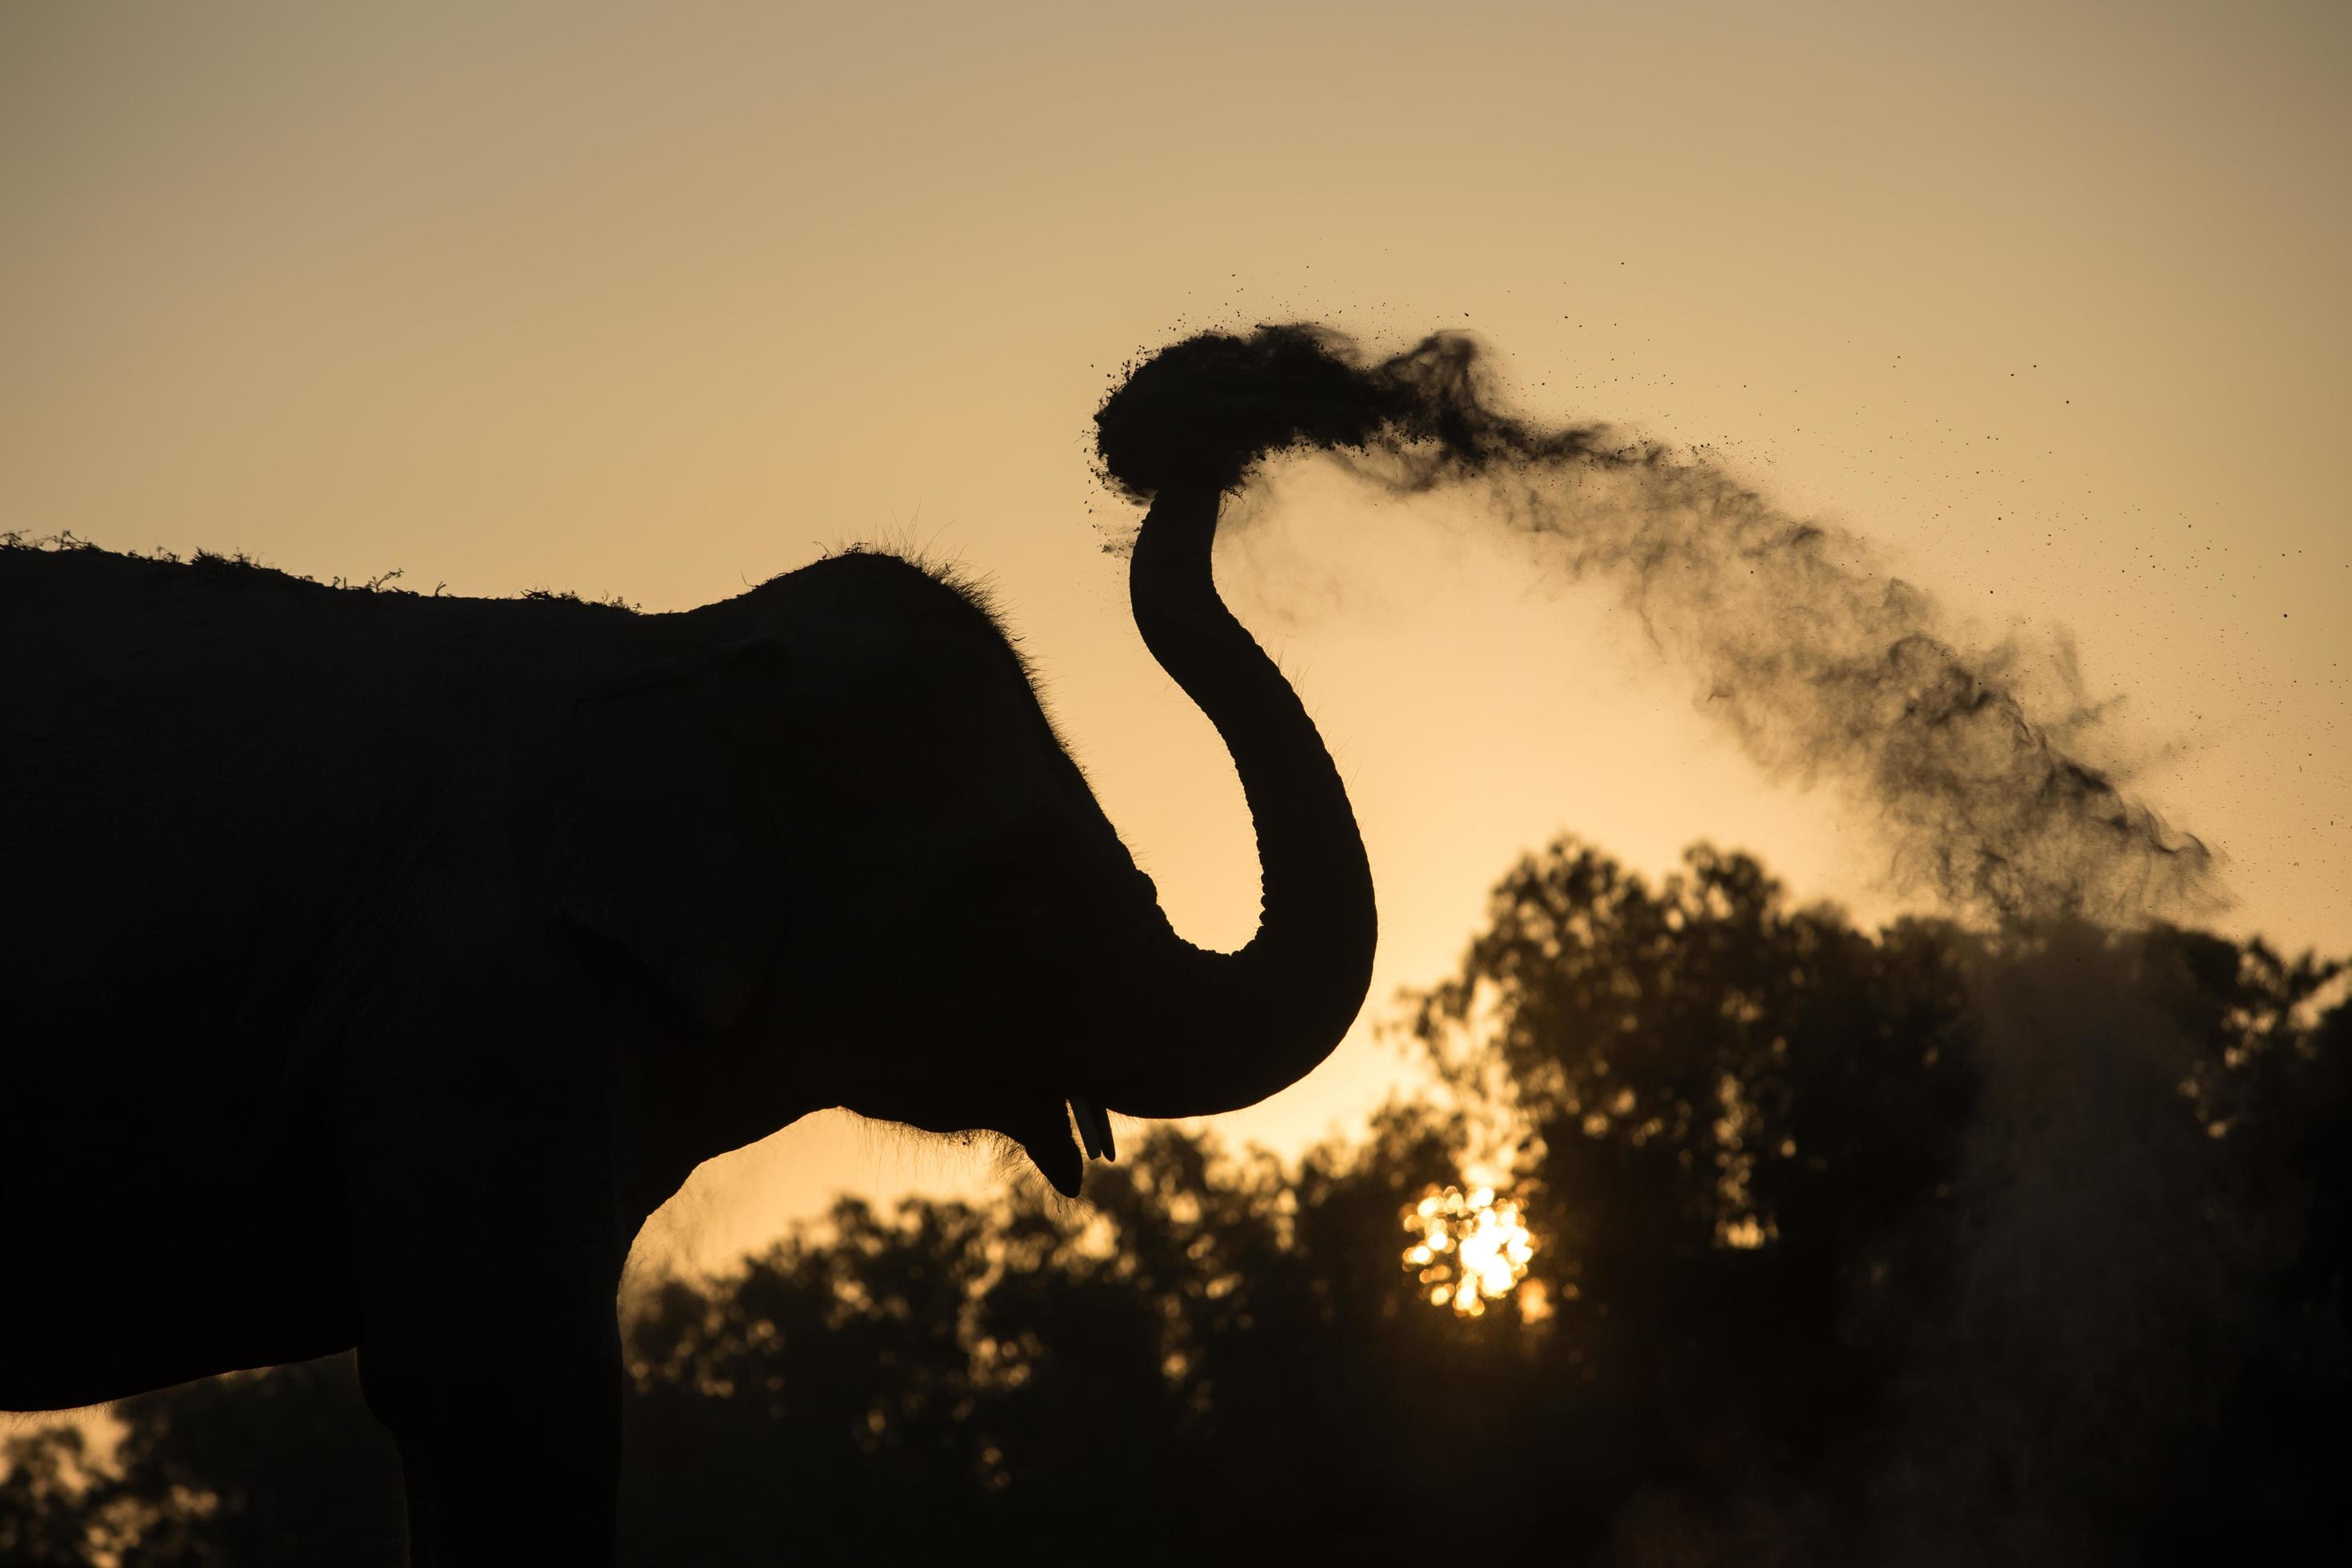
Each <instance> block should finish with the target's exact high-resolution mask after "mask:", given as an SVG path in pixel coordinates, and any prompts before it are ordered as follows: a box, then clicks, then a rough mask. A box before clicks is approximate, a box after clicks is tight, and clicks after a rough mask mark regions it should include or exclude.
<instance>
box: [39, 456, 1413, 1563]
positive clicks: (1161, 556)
mask: <svg viewBox="0 0 2352 1568" xmlns="http://www.w3.org/2000/svg"><path fill="white" fill-rule="evenodd" d="M1218 507H1219V492H1218V490H1217V489H1216V488H1214V487H1213V486H1210V485H1205V484H1203V485H1198V486H1193V487H1191V488H1184V489H1170V490H1165V491H1162V492H1161V493H1160V495H1159V496H1158V497H1157V498H1156V499H1155V500H1153V502H1152V504H1151V506H1150V510H1149V511H1148V513H1147V515H1146V517H1145V520H1144V523H1143V527H1142V531H1141V532H1140V533H1139V536H1138V539H1137V543H1136V547H1135V551H1134V555H1133V558H1132V563H1131V566H1130V574H1129V578H1130V595H1131V599H1132V605H1133V609H1134V614H1135V618H1136V623H1137V626H1138V628H1139V631H1140V632H1141V634H1142V636H1143V637H1144V639H1145V642H1146V644H1147V646H1148V647H1150V650H1151V652H1152V653H1153V655H1154V656H1155V657H1156V658H1158V659H1159V661H1160V664H1161V665H1162V666H1163V667H1164V668H1166V669H1167V671H1168V673H1169V674H1170V675H1171V677H1173V678H1174V679H1175V680H1176V681H1177V682H1178V684H1179V685H1180V686H1181V687H1182V689H1184V690H1185V691H1186V692H1187V693H1188V694H1189V695H1190V696H1191V698H1192V700H1193V701H1195V702H1197V703H1198V704H1199V705H1200V707H1201V708H1202V710H1203V711H1204V712H1205V713H1206V714H1207V716H1208V717H1209V718H1210V720H1211V721H1213V723H1214V724H1215V726H1216V728H1217V730H1218V731H1219V732H1220V734H1221V735H1222V737H1223V741H1224V742H1225V744H1226V746H1227V748H1228V750H1229V751H1230V752H1231V754H1232V757H1233V761H1234V767H1235V770H1236V772H1237V773H1239V774H1240V777H1241V781H1242V784H1243V787H1244V792H1245V794H1246V796H1247V799H1248V804H1249V808H1250V812H1251V815H1252V817H1253V820H1254V822H1255V828H1256V834H1257V841H1258V849H1259V856H1260V864H1261V872H1262V882H1263V899H1264V902H1263V916H1262V921H1261V923H1260V926H1259V929H1258V931H1257V933H1256V935H1255V937H1254V938H1253V939H1252V940H1251V941H1250V942H1248V943H1247V944H1246V945H1245V946H1244V948H1243V949H1241V950H1240V951H1239V952H1209V951H1203V950H1202V949H1199V948H1196V947H1193V946H1192V945H1190V944H1188V943H1187V942H1183V941H1182V940H1181V939H1180V938H1179V937H1178V936H1177V935H1176V934H1175V933H1174V932H1173V931H1172V930H1171V928H1170V925H1169V922H1168V921H1167V919H1166V917H1165V916H1164V915H1163V914H1162V912H1161V910H1160V906H1159V903H1158V901H1157V898H1156V896H1155V893H1154V890H1153V888H1152V886H1151V883H1150V879H1148V878H1147V877H1145V876H1144V875H1143V873H1142V872H1141V871H1139V869H1138V868H1137V867H1136V865H1135V863H1134V861H1133V859H1132V858H1130V857H1129V853H1128V852H1127V850H1126V848H1125V847H1124V846H1123V845H1122V844H1121V843H1120V841H1119V839H1118V835H1117V833H1116V832H1115V831H1114V830H1113V828H1112V827H1111V826H1110V824H1109V822H1108V820H1107V818H1106V817H1105V816H1104V814H1103V812H1102V810H1101V809H1100V807H1099V806H1098V805H1097V803H1096V801H1095V800H1094V797H1093V795H1092V794H1091V793H1090V791H1089V790H1088V789H1087V784H1086V783H1085V781H1084V779H1083V777H1082V776H1081V774H1080V772H1079V769H1078V767H1077V765H1076V763H1074V762H1073V761H1072V759H1071V756H1070V754H1069V752H1068V751H1067V750H1066V748H1065V747H1064V745H1063V744H1062V742H1060V741H1059V740H1058V739H1057V738H1056V736H1055V731H1054V730H1053V728H1052V726H1051V724H1050V723H1049V721H1048V720H1047V718H1046V716H1045V711H1044V710H1043V709H1042V708H1041V706H1040V705H1039V702H1038V700H1037V698H1036V695H1035V693H1034V689H1033V686H1032V684H1031V680H1030V678H1029V675H1028V672H1027V670H1026V669H1025V668H1024V665H1023V662H1022V660H1021V658H1019V656H1018V655H1017V654H1016V653H1015V652H1014V650H1013V647H1012V646H1011V645H1010V644H1009V642H1008V641H1007V639H1006V637H1005V636H1004V634H1003V632H1002V630H1001V629H1000V628H999V627H998V626H997V625H996V624H995V623H994V621H993V620H992V617H991V616H990V615H989V614H988V612H987V611H986V609H985V608H984V607H983V606H982V605H981V604H980V603H979V602H978V601H977V600H976V599H975V598H974V596H973V595H971V593H969V592H966V591H964V590H962V589H961V588H959V587H958V586H956V585H955V584H951V583H949V582H946V581H943V580H941V579H940V578H939V577H936V576H933V575H931V574H927V573H926V572H924V571H922V570H920V569H919V568H918V567H917V566H915V565H913V564H910V563H907V562H905V561H901V560H898V559H897V558H894V557H892V556H889V555H886V554H879V553H870V552H849V553H845V554H841V555H837V556H834V557H831V558H828V559H826V560H824V561H822V562H819V563H816V564H814V565H811V566H808V567H805V568H803V569H802V570H800V571H797V572H793V573H791V574H786V575H783V576H780V577H777V578H775V579H773V580H772V581H770V582H768V583H765V584H761V586H759V587H757V588H754V589H752V590H751V591H750V592H748V593H745V594H743V595H740V596H738V597H736V598H732V599H730V600H727V601H725V602H722V603H719V604H713V605H704V606H702V607H700V608H698V609H694V610H689V611H685V612H681V613H677V614H659V615H640V614H635V613H633V612H631V611H628V610H626V609H624V608H620V607H617V606H609V605H589V604H582V603H579V602H576V601H572V602H566V601H562V600H548V599H544V598H530V599H520V600H478V599H460V598H444V597H438V596H420V595H406V594H396V593H383V592H366V591H362V590H355V589H342V588H331V587H325V586H321V585H319V584H313V583H309V582H306V581H302V580H299V579H296V578H292V577H289V576H286V575H284V574H278V573H275V572H270V571H267V570H264V569H260V568H257V567H251V566H248V565H243V564H236V563H225V562H221V561H218V560H216V559H204V560H200V561H199V562H198V563H194V564H181V563H173V562H167V561H160V560H149V559H144V558H138V557H130V556H121V555H114V554H110V553H107V552H100V551H95V550H32V549H25V548H14V549H6V550H0V663H5V668H7V670H8V672H9V673H8V675H7V678H6V680H5V683H0V736H5V741H0V803H5V812H0V887H5V897H0V1270H5V1276H6V1280H5V1288H0V1321H5V1331H0V1407H7V1408H12V1409H19V1410H35V1409H58V1408H65V1407H70V1406H76V1405H88V1404H92V1403H95V1402H99V1401H103V1400H108V1399H112V1398H116V1397H119V1396H122V1395H126V1394H132V1393H136V1392H139V1391H142V1390H146V1389H152V1388H156V1387H159V1386H163V1385H165V1384H173V1383H177V1382H182V1381H184V1380H187V1379H190V1378H195V1377H202V1376H205V1375H209V1374H213V1373H222V1372H226V1371H230V1370H233V1369H237V1368H244V1367H251V1366H258V1365H266V1364H271V1363H283V1362H289V1361H298V1360H303V1359H307V1358H310V1357H314V1356H320V1355H325V1354H329V1353H331V1352H339V1351H341V1350H344V1349H348V1348H352V1347H356V1348H357V1351H358V1352H359V1363H360V1368H361V1376H362V1385H363V1388H364V1391H365V1394H366V1396H367V1400H368V1403H369V1406H370V1408H371V1409H372V1410H373V1412H374V1414H375V1415H376V1416H377V1417H378V1418H379V1419H380V1420H381V1421H383V1424H384V1425H385V1426H387V1427H388V1428H389V1430H390V1432H391V1433H392V1436H393V1437H394V1442H395V1444H396V1445H397V1447H398V1449H399V1452H400V1456H401V1459H402V1464H403V1473H404V1484H405V1487H406V1490H407V1498H408V1515H409V1538H410V1550H411V1552H412V1555H413V1557H414V1559H415V1561H416V1562H418V1563H431V1564H456V1563H522V1562H550V1563H555V1562H561V1563H600V1562H603V1563H609V1562H610V1561H611V1560H612V1553H613V1527H614V1491H615V1484H616V1475H615V1471H616V1468H617V1464H618V1459H617V1455H618V1452H619V1420H620V1401H621V1384H622V1368H621V1364H620V1353H619V1339H618V1332H617V1328H616V1323H615V1318H614V1297H615V1290H616V1287H617V1283H618V1279H619V1274H620V1270H621V1268H622V1264H623V1261H624V1259H625V1257H626V1254H627V1252H628V1249H629V1247H630V1244H631V1241H632V1240H633V1238H634V1237H635V1235H636V1233H637V1231H638V1229H639V1227H640V1226H642V1225H643V1223H644V1221H645V1219H646V1216H647V1215H650V1214H651V1213H652V1212H653V1211H654V1210H655V1209H656V1207H658V1206H659V1205H661V1204H662V1203H663V1201H664V1200H666V1199H667V1197H668V1196H669V1195H670V1194H672V1193H674V1192H675V1191H676V1190H677V1187H678V1186H679V1184H681V1183H682V1182H684V1181H685V1179H686V1177H687V1175H688V1173H689V1172H691V1171H692V1170H693V1168H694V1167H695V1166H696V1165H697V1164H698V1163H700V1162H702V1161H704V1160H707V1159H709V1158H711V1157H713V1156H714V1155H717V1154H719V1153H721V1152H726V1151H728V1150H730V1149H734V1148H738V1147H740V1146H741V1145H743V1144H745V1143H747V1142H751V1141H753V1140H756V1139H758V1138H761V1137H763V1136H765V1135H766V1134H768V1133H769V1132H772V1131H775V1130H776V1129H778V1128H780V1127H782V1126H784V1125H786V1124H788V1123H790V1122H791V1121H793V1120H795V1119H796V1118H798V1117H800V1116H802V1115H804V1114H806V1113H807V1112H809V1111H811V1110H819V1109H822V1108H825V1107H831V1106H845V1107H847V1108H849V1109H850V1110H855V1111H857V1112H860V1113H862V1114H864V1115H866V1116H870V1117H876V1118H881V1119H887V1120H888V1121H897V1122H902V1123H906V1124H908V1125H910V1126H912V1127H915V1128H919V1129H923V1130H926V1131H933V1132H940V1133H949V1134H957V1135H961V1136H965V1137H972V1136H988V1135H991V1134H995V1135H1001V1136H1002V1137H1003V1138H1005V1139H1008V1140H1010V1141H1011V1142H1013V1143H1014V1144H1017V1145H1018V1146H1019V1147H1020V1148H1021V1149H1023V1150H1024V1151H1025V1152H1027V1154H1028V1156H1029V1157H1030V1159H1031V1160H1033V1161H1034V1163H1035V1165H1036V1167H1037V1169H1038V1170H1039V1171H1040V1172H1041V1173H1043V1174H1044V1176H1045V1179H1046V1180H1047V1181H1049V1182H1050V1183H1052V1184H1053V1185H1054V1186H1055V1188H1057V1189H1059V1190H1060V1191H1061V1192H1063V1193H1065V1194H1076V1192H1077V1191H1078V1189H1079V1185H1080V1179H1081V1175H1082V1171H1083V1165H1084V1159H1085V1157H1086V1156H1087V1155H1088V1154H1098V1155H1101V1156H1104V1157H1110V1156H1112V1154H1113V1148H1112V1132H1111V1129H1110V1125H1109V1121H1108V1115H1107V1113H1108V1112H1109V1111H1118V1112H1121V1113H1123V1114H1127V1115H1130V1116H1137V1117H1172V1116H1189V1115H1197V1114H1207V1113H1213V1112H1216V1111H1221V1110H1229V1109H1232V1108H1235V1107H1239V1106H1243V1105H1246V1104H1249V1103H1251V1102H1253V1101H1255V1100H1260V1099H1262V1098H1264V1097H1265V1096H1266V1095H1268V1094H1271V1093H1273V1092H1274V1091H1276V1090H1277V1089H1281V1088H1283V1087H1284V1086H1286V1085H1287V1084H1289V1083H1291V1082H1294V1081H1295V1080H1297V1079H1298V1078H1299V1077H1301V1076H1302V1075H1303V1074H1305V1073H1306V1072H1307V1070H1309V1069H1310V1068H1313V1067H1314V1066H1315V1065H1316V1064H1317V1063H1318V1062H1319V1061H1320V1060H1322V1058H1324V1057H1325V1056H1326V1055H1328V1053H1329V1051H1330V1050H1331V1049H1332V1047H1334V1046H1335V1045H1336V1044H1337V1043H1338V1042H1339V1038H1340V1037H1341V1036H1342V1034H1343V1033H1344V1032H1345V1031H1346V1030H1347V1028H1348V1026H1349V1024H1350V1022H1351V1021H1352V1020H1353V1018H1354V1016H1355V1015H1356V1013H1357V1010H1358V1009H1359V1008H1360V1005H1361V1004H1362V1001H1363V997H1364V994H1365V990H1366V987H1367V985H1368V984H1369V982H1370V966H1371V960H1372V952H1373V943H1374V934H1375V920H1374V910H1373V898H1372V884H1371V876H1370V868H1369V867H1368V865H1367V863H1366V859H1365V855H1364V849H1363V845H1362V841H1361V839H1360V835H1359V833H1358V831H1357V827H1356V823H1355V819H1354V816H1353V815H1352V813H1351V811H1350V809H1349V803H1348V799H1347V795H1346V793H1345V790H1344V788H1343V787H1342V785H1341V783H1340V779H1339V773H1338V772H1337V770H1336V769H1335V768H1334V767H1333V765H1332V763H1331V760H1330V757H1329V755H1328V752H1327V751H1326V750H1325V748H1324V745H1323V743H1322V742H1321V740H1320V738H1319V737H1318V734H1317V733H1316V731H1315V728H1314V726H1313V724H1312V722H1311V721H1309V719H1308V718H1307V713H1306V711H1305V710H1304V709H1303V708H1302V707H1301V706H1300V703H1299V701H1298V700H1297V696H1296V695H1295V694H1294V693H1293V692H1292V690H1291V689H1290V687H1289V686H1288V684H1287V683H1286V681H1285V680H1284V679H1283V678H1282V676H1281V674H1280V673H1279V672H1278V671H1277V670H1276V668H1275V666H1274V664H1273V662H1272V660H1270V659H1269V658H1267V657H1266V656H1265V653H1264V652H1263V651H1262V650H1261V649H1260V648H1259V647H1258V646H1257V645H1256V643H1255V641H1253V640H1252V638H1251V637H1250V635H1249V633H1248V632H1247V631H1246V630H1245V629H1244V628H1243V626H1241V625H1240V624H1239V622H1237V621H1236V620H1235V619H1234V617H1233V616H1232V615H1231V614H1230V613H1229V611H1228V610H1227V608H1226V607H1225V605H1223V602H1222V601H1221V600H1220V598H1219V597H1218V595H1217V592H1216V588H1215V585H1214V583H1213V577H1212V574H1211V569H1210V552H1211V545H1212V542H1213V538H1214V534H1215V531H1216V523H1217V514H1218ZM1074 1128H1075V1136H1074V1135H1073V1129H1074ZM34 1281H37V1287H38V1288H37V1289H34V1288H29V1286H30V1283H31V1282H34ZM486 1299H487V1300H496V1301H497V1302H498V1303H499V1309H498V1310H499V1317H500V1321H501V1322H502V1325H503V1328H502V1331H501V1332H499V1333H498V1334H496V1335H495V1336H485V1335H484V1334H483V1333H482V1332H481V1331H480V1326H479V1325H480V1322H481V1318H480V1316H479V1313H478V1303H479V1302H480V1301H481V1300H486Z"/></svg>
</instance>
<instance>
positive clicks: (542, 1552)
mask: <svg viewBox="0 0 2352 1568" xmlns="http://www.w3.org/2000/svg"><path fill="white" fill-rule="evenodd" d="M511 1283H512V1281H511V1280H510V1279H482V1278H479V1277H477V1278H474V1279H443V1280H441V1281H439V1282H438V1283H437V1285H436V1286H434V1287H432V1288H436V1289H442V1290H446V1291H447V1292H448V1293H449V1295H450V1297H451V1298H452V1299H451V1300H449V1301H448V1302H447V1303H446V1310H435V1309H434V1308H433V1307H432V1306H430V1305H429V1304H425V1303H422V1302H417V1301H414V1300H410V1301H405V1302H402V1303H400V1304H398V1305H396V1306H393V1305H390V1304H386V1305H385V1306H384V1307H383V1308H380V1309H379V1310H378V1311H377V1312H376V1313H375V1314H373V1315H374V1316H375V1317H376V1318H377V1319H378V1320H379V1321H376V1322H372V1323H371V1324H370V1326H369V1328H368V1330H367V1331H366V1332H365V1333H364V1336H363V1338H362V1343H361V1347H360V1374H361V1380H362V1385H363V1387H364V1388H365V1390H366V1394H367V1398H368V1404H369V1406H370V1408H371V1409H373V1411H374V1412H375V1414H376V1415H377V1417H378V1418H379V1419H380V1420H382V1421H383V1423H384V1425H385V1426H387V1427H389V1428H390V1429H391V1432H392V1436H393V1440H394V1444H395V1446H396V1447H398V1448H399V1451H400V1459H401V1470H402V1475H403V1479H404V1485H405V1488H406V1491H407V1499H408V1540H409V1558H410V1561H411V1563H414V1564H415V1565H416V1568H472V1565H474V1564H488V1563H548V1564H556V1563H562V1564H567V1565H568V1564H586V1565H590V1568H594V1565H597V1564H610V1563H612V1562H613V1551H614V1546H613V1542H614V1525H615V1522H616V1520H615V1510H616V1503H617V1498H618V1492H619V1481H620V1448H621V1442H620V1436H621V1434H620V1424H621V1354H620V1343H619V1334H618V1331H617V1330H616V1328H615V1326H614V1318H613V1311H612V1308H611V1305H610V1300H611V1298H610V1296H609V1294H607V1295H605V1296H604V1299H603V1300H602V1301H601V1302H600V1303H598V1304H599V1305H601V1306H602V1308H603V1310H602V1313H601V1321H583V1320H584V1319H585V1318H586V1317H587V1316H588V1315H587V1314H585V1313H583V1312H581V1311H578V1310H562V1311H558V1310H553V1307H554V1304H553V1303H549V1302H545V1301H543V1300H541V1301H530V1300H518V1299H517V1297H516V1295H515V1293H513V1292H512V1291H510V1290H509V1289H506V1287H507V1286H509V1285H510V1284H511ZM384 1319H389V1321H382V1320H384Z"/></svg>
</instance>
